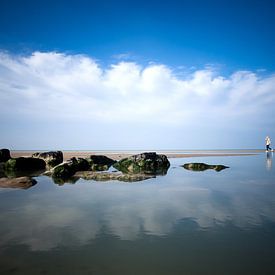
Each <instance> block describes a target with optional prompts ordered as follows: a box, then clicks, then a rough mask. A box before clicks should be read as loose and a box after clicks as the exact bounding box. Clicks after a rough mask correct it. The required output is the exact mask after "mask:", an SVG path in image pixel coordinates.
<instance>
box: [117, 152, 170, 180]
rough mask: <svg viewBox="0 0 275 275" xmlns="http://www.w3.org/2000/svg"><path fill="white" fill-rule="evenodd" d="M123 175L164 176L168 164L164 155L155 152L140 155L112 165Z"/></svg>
mask: <svg viewBox="0 0 275 275" xmlns="http://www.w3.org/2000/svg"><path fill="white" fill-rule="evenodd" d="M113 166H114V167H115V168H116V169H118V170H119V171H121V172H123V173H134V174H135V173H145V174H155V175H157V174H162V175H164V174H166V173H167V170H168V168H169V166H170V162H169V160H168V159H167V157H166V156H165V155H158V154H156V153H155V152H152V153H142V154H138V155H133V156H131V157H128V158H124V159H122V160H120V161H118V162H117V163H115V164H114V165H113Z"/></svg>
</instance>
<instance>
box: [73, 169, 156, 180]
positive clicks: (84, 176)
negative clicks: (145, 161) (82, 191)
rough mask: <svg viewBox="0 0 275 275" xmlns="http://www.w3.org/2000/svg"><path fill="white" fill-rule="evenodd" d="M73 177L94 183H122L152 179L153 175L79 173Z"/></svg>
mask: <svg viewBox="0 0 275 275" xmlns="http://www.w3.org/2000/svg"><path fill="white" fill-rule="evenodd" d="M75 177H77V178H82V179H85V180H95V181H110V180H118V181H124V182H136V181H143V180H147V179H151V178H154V177H155V176H154V175H148V174H141V173H139V174H129V173H128V174H123V173H121V172H94V171H80V172H77V173H76V174H75Z"/></svg>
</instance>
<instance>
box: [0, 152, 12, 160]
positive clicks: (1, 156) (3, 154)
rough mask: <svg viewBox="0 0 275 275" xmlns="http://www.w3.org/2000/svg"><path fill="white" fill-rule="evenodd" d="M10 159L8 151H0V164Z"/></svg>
mask: <svg viewBox="0 0 275 275" xmlns="http://www.w3.org/2000/svg"><path fill="white" fill-rule="evenodd" d="M10 158H11V155H10V150H9V149H0V162H6V161H8V160H9V159H10Z"/></svg>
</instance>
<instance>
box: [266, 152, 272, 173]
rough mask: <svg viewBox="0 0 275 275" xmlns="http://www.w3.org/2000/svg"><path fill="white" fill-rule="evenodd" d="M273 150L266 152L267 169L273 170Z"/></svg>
mask: <svg viewBox="0 0 275 275" xmlns="http://www.w3.org/2000/svg"><path fill="white" fill-rule="evenodd" d="M272 158H273V152H266V169H267V170H271V168H272Z"/></svg>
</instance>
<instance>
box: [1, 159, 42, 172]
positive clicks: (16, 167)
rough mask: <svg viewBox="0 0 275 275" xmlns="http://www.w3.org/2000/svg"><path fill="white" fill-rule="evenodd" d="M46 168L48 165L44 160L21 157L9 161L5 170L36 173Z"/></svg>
mask: <svg viewBox="0 0 275 275" xmlns="http://www.w3.org/2000/svg"><path fill="white" fill-rule="evenodd" d="M45 167H46V163H45V161H44V160H42V159H38V158H31V157H26V158H25V157H20V158H12V159H9V160H8V161H7V162H6V163H5V165H4V170H5V171H7V172H9V171H35V170H43V169H45Z"/></svg>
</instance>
